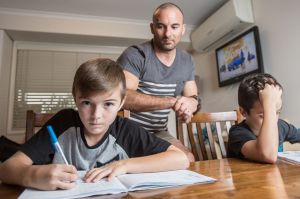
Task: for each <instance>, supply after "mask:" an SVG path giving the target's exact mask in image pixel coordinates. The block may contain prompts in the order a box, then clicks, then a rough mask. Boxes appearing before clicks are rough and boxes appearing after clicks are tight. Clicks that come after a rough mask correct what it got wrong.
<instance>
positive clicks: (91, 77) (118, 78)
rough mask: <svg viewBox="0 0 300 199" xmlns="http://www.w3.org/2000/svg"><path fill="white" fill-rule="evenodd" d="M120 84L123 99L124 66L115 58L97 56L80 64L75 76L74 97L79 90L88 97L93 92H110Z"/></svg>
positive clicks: (124, 84) (124, 87)
mask: <svg viewBox="0 0 300 199" xmlns="http://www.w3.org/2000/svg"><path fill="white" fill-rule="evenodd" d="M119 85H120V86H121V90H120V92H121V99H123V98H124V96H125V93H126V82H125V75H124V73H123V70H122V68H121V67H120V66H119V65H118V64H117V63H116V62H115V61H113V60H110V59H103V58H97V59H93V60H89V61H87V62H85V63H83V64H81V65H80V66H79V68H78V69H77V71H76V74H75V77H74V81H73V88H72V94H73V97H74V99H75V98H76V93H77V92H78V91H79V92H80V93H81V95H82V96H85V97H87V96H89V95H90V94H92V93H93V92H103V93H105V92H109V91H111V90H112V89H114V88H117V87H118V86H119Z"/></svg>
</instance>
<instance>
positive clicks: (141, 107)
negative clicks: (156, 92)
mask: <svg viewBox="0 0 300 199" xmlns="http://www.w3.org/2000/svg"><path fill="white" fill-rule="evenodd" d="M126 92H127V93H126V95H127V98H126V101H125V103H124V105H123V107H124V109H127V110H130V111H134V112H141V111H154V110H161V109H168V108H172V107H173V106H174V104H175V103H176V100H177V99H176V98H175V97H168V96H166V97H161V96H152V95H146V94H142V93H139V92H137V91H134V90H128V89H127V91H126Z"/></svg>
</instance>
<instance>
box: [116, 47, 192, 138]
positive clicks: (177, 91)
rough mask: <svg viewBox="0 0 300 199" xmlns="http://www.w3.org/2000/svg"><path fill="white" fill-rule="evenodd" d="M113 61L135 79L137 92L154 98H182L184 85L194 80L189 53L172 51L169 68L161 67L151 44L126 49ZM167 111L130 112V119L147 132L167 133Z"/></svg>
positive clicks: (161, 64) (178, 50)
mask: <svg viewBox="0 0 300 199" xmlns="http://www.w3.org/2000/svg"><path fill="white" fill-rule="evenodd" d="M117 62H118V63H119V64H120V65H121V66H122V67H123V69H124V70H126V71H128V72H130V73H132V74H133V75H135V76H136V77H138V78H139V85H138V89H137V91H138V92H141V93H143V94H147V95H154V96H162V97H163V96H178V95H182V91H183V87H184V83H185V82H186V81H191V80H194V78H195V77H194V76H195V75H194V63H193V60H192V57H191V55H190V54H188V53H187V52H185V51H182V50H180V49H176V58H175V60H174V62H173V64H172V65H171V66H169V67H168V66H166V65H164V64H163V63H162V62H161V61H160V60H159V59H158V58H157V57H156V55H155V52H154V50H153V46H152V42H151V41H148V42H146V43H143V44H141V45H136V46H131V47H129V48H127V49H126V50H125V51H124V52H123V53H122V55H121V56H120V57H119V58H118V60H117ZM169 113H170V109H165V110H159V111H152V112H139V113H135V112H130V119H132V120H134V121H136V122H138V123H139V124H140V125H141V126H143V127H144V128H145V129H146V130H147V131H149V132H152V133H155V132H159V131H166V130H167V123H168V115H169Z"/></svg>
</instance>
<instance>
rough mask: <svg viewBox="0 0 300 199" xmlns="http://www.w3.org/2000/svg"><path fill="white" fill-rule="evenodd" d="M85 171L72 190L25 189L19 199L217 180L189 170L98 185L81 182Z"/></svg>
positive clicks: (126, 176)
mask: <svg viewBox="0 0 300 199" xmlns="http://www.w3.org/2000/svg"><path fill="white" fill-rule="evenodd" d="M84 174H85V172H84V171H79V172H78V175H79V180H77V182H76V183H77V185H76V187H75V188H73V189H70V190H55V191H41V190H36V189H29V188H28V189H25V191H24V192H23V193H22V194H21V195H20V197H19V199H25V198H30V199H35V198H38V199H39V198H53V199H54V198H55V199H56V198H81V197H87V196H92V195H105V194H117V193H122V192H128V191H138V190H146V189H159V188H166V187H173V186H180V185H188V184H196V183H210V182H215V181H216V180H215V179H213V178H210V177H207V176H204V175H201V174H198V173H196V172H193V171H189V170H176V171H167V172H156V173H139V174H124V175H120V176H118V177H116V178H114V179H113V180H111V181H107V180H106V179H102V180H100V181H98V182H96V183H85V182H83V181H82V180H81V178H82V177H83V176H84Z"/></svg>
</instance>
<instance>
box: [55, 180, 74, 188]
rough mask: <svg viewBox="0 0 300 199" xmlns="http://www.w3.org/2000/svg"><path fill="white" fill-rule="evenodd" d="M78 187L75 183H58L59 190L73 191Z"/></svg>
mask: <svg viewBox="0 0 300 199" xmlns="http://www.w3.org/2000/svg"><path fill="white" fill-rule="evenodd" d="M75 186H76V183H75V182H70V181H69V182H68V181H59V182H58V183H57V188H58V189H72V188H74V187H75Z"/></svg>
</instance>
